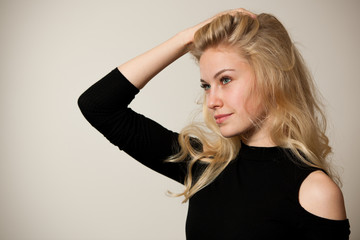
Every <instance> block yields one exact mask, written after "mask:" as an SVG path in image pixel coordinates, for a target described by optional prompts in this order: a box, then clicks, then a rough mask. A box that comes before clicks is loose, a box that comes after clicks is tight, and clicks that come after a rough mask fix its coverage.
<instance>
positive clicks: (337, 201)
mask: <svg viewBox="0 0 360 240" xmlns="http://www.w3.org/2000/svg"><path fill="white" fill-rule="evenodd" d="M299 202H300V204H301V206H302V207H303V208H304V209H305V210H306V211H308V212H310V213H312V214H314V215H316V216H319V217H322V218H327V219H331V220H344V219H346V212H345V204H344V198H343V194H342V192H341V189H340V188H339V186H338V185H337V184H336V183H335V182H334V181H333V180H332V179H331V178H330V177H329V176H328V175H327V174H326V173H324V172H323V171H321V170H317V171H314V172H312V173H310V174H309V175H308V176H307V177H306V178H305V180H304V181H303V183H302V184H301V187H300V190H299Z"/></svg>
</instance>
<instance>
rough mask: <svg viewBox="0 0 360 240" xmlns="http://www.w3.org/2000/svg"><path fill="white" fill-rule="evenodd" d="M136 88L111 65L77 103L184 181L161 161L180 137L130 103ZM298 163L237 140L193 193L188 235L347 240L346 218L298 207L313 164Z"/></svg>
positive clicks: (181, 170)
mask: <svg viewBox="0 0 360 240" xmlns="http://www.w3.org/2000/svg"><path fill="white" fill-rule="evenodd" d="M138 92H139V90H138V89H137V88H136V87H134V86H133V85H132V84H131V83H130V82H129V81H128V80H127V79H126V78H125V77H124V76H123V75H122V74H121V73H120V72H119V71H118V70H117V69H114V70H113V71H112V72H110V73H109V74H108V75H107V76H105V77H104V78H103V79H101V80H100V81H98V82H97V83H95V84H94V85H93V86H91V87H90V88H89V89H88V90H87V91H85V92H84V93H83V94H82V95H81V96H80V98H79V100H78V104H79V106H80V109H81V111H82V113H83V114H84V116H85V118H86V119H87V120H88V121H89V122H90V123H91V124H92V125H93V126H94V127H95V128H96V129H98V130H99V131H100V132H101V133H102V134H103V135H104V136H105V137H106V138H107V139H108V140H109V141H110V142H112V143H113V144H115V145H116V146H118V147H119V148H120V149H121V150H124V151H125V152H127V153H128V154H129V155H130V156H132V157H133V158H135V159H136V160H138V161H139V162H141V163H142V164H144V165H146V166H148V167H149V168H151V169H153V170H155V171H157V172H159V173H161V174H163V175H165V176H167V177H169V178H171V179H173V180H175V181H177V182H180V183H183V182H184V178H185V174H186V166H185V163H182V164H180V163H165V162H164V161H163V160H165V159H166V158H167V157H168V156H170V155H172V154H174V153H176V152H177V151H178V149H179V145H178V142H177V141H178V140H177V137H178V134H177V133H175V132H172V131H170V130H167V129H166V128H164V127H162V126H161V125H159V124H158V123H156V122H154V121H153V120H151V119H148V118H146V117H144V116H143V115H141V114H139V113H136V112H134V111H133V110H131V109H130V108H128V105H129V104H130V102H131V101H132V100H133V99H134V97H135V95H136V94H137V93H138ZM296 162H298V161H297V159H296V158H295V157H293V155H292V154H291V153H290V151H289V150H287V149H283V148H280V147H269V148H266V147H250V146H247V145H245V144H242V146H241V150H240V152H239V154H238V156H237V157H236V159H234V160H233V161H231V162H230V164H229V165H228V166H227V167H226V168H225V170H224V171H223V172H222V173H221V174H220V175H219V176H218V177H217V178H216V179H215V181H214V182H213V183H211V184H210V185H209V186H207V187H205V188H203V189H202V190H200V191H199V192H197V193H196V194H195V195H194V196H192V197H191V198H190V200H189V210H188V216H187V222H186V236H187V239H189V240H191V239H196V240H199V239H209V240H210V239H224V240H225V239H244V240H245V239H246V240H248V239H252V240H260V239H277V240H279V239H287V240H288V239H299V240H300V239H302V240H304V239H314V240H315V239H327V240H329V239H334V240H335V239H336V240H342V239H349V234H350V226H349V221H348V220H340V221H337V220H329V219H325V218H321V217H318V216H315V215H313V214H311V213H309V212H307V211H306V210H305V209H304V208H302V206H301V205H300V203H299V200H298V192H299V189H300V185H301V183H302V182H303V180H304V179H305V178H306V177H307V176H308V175H309V174H310V173H311V172H312V171H314V170H316V169H313V168H309V167H307V166H304V165H301V163H300V162H299V163H298V164H297V163H296Z"/></svg>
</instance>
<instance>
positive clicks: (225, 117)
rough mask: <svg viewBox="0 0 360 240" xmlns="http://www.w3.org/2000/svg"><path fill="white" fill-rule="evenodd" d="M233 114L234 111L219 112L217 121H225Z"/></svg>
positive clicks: (216, 116)
mask: <svg viewBox="0 0 360 240" xmlns="http://www.w3.org/2000/svg"><path fill="white" fill-rule="evenodd" d="M231 115H232V113H228V114H219V115H215V116H214V118H215V121H216V123H217V124H220V123H223V122H224V121H225V120H226V119H227V118H228V117H230V116H231Z"/></svg>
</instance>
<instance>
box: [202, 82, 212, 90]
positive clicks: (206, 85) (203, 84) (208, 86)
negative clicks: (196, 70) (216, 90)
mask: <svg viewBox="0 0 360 240" xmlns="http://www.w3.org/2000/svg"><path fill="white" fill-rule="evenodd" d="M200 87H201V88H203V89H204V90H208V89H210V84H206V83H202V84H201V85H200Z"/></svg>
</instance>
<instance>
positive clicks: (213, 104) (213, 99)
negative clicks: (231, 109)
mask: <svg viewBox="0 0 360 240" xmlns="http://www.w3.org/2000/svg"><path fill="white" fill-rule="evenodd" d="M206 101H207V107H208V108H210V109H216V108H220V107H222V106H223V101H222V100H221V97H220V96H219V94H218V93H217V92H215V91H210V93H209V94H208V95H207V98H206Z"/></svg>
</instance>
